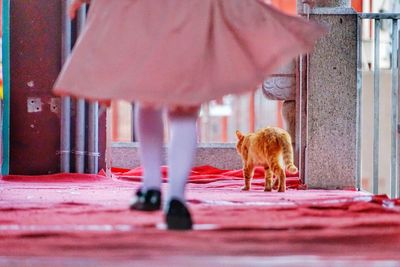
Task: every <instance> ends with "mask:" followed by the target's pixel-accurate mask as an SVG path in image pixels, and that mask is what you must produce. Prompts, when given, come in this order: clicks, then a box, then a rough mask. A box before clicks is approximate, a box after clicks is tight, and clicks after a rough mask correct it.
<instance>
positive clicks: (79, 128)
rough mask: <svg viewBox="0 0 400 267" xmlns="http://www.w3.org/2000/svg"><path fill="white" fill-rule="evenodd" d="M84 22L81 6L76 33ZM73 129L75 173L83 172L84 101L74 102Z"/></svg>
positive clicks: (84, 12)
mask: <svg viewBox="0 0 400 267" xmlns="http://www.w3.org/2000/svg"><path fill="white" fill-rule="evenodd" d="M85 21H86V5H82V7H81V8H80V9H79V12H78V16H77V32H78V35H80V34H81V33H82V31H83V28H84V26H85ZM75 123H76V127H75V171H76V172H77V173H84V172H85V100H84V99H78V100H77V101H76V122H75Z"/></svg>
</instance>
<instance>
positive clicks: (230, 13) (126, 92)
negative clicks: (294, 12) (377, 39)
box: [54, 0, 325, 106]
mask: <svg viewBox="0 0 400 267" xmlns="http://www.w3.org/2000/svg"><path fill="white" fill-rule="evenodd" d="M324 33H325V28H324V27H322V26H320V25H317V24H315V23H312V22H308V21H306V20H305V19H302V18H300V17H294V16H289V15H286V14H284V13H282V12H280V11H278V10H277V9H275V8H273V7H271V6H269V5H267V4H264V3H263V2H262V1H261V0H117V1H115V0H113V1H110V0H92V6H91V8H90V11H89V15H88V20H87V25H86V27H85V30H84V32H83V34H82V35H81V36H80V37H79V39H78V41H77V43H76V45H75V47H74V49H73V52H72V56H71V57H70V58H69V60H68V61H67V62H66V64H65V65H64V66H63V69H62V71H61V73H60V76H59V77H58V79H57V81H56V83H55V86H54V93H56V94H58V95H71V96H76V97H83V98H87V99H90V100H99V101H102V102H108V101H109V100H112V99H122V100H126V101H140V102H142V103H152V104H154V105H164V106H165V105H166V106H177V105H178V106H195V105H199V104H201V103H204V102H206V101H210V100H213V99H218V98H220V97H222V96H224V95H227V94H241V93H244V92H246V91H250V90H255V89H256V88H257V86H258V85H259V84H260V83H261V82H262V81H263V80H264V79H265V78H266V77H267V76H268V75H269V74H271V73H272V72H273V71H274V70H276V69H277V67H279V66H280V65H282V64H285V63H288V62H289V61H290V60H291V59H292V58H294V57H295V56H297V55H299V54H300V53H305V52H309V51H311V50H312V48H313V46H314V44H315V42H316V41H317V39H318V38H320V37H321V36H322V35H323V34H324Z"/></svg>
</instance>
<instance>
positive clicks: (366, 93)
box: [361, 70, 392, 194]
mask: <svg viewBox="0 0 400 267" xmlns="http://www.w3.org/2000/svg"><path fill="white" fill-rule="evenodd" d="M380 81H381V83H380V86H381V88H380V96H379V97H380V124H379V127H380V133H379V134H380V142H379V146H380V147H379V156H380V162H379V193H384V194H389V192H390V191H389V186H390V151H391V140H390V130H391V121H390V120H391V91H392V87H391V72H390V70H382V71H381V76H380ZM373 84H374V79H373V72H372V71H364V72H363V90H362V117H361V120H362V130H361V136H362V137H361V161H362V163H361V164H362V168H361V176H362V184H363V187H364V189H365V190H368V191H371V190H372V189H371V186H372V180H371V177H372V166H373V162H372V144H373V129H374V128H373V114H374V113H373V100H374V97H373V95H374V91H373V90H374V86H373Z"/></svg>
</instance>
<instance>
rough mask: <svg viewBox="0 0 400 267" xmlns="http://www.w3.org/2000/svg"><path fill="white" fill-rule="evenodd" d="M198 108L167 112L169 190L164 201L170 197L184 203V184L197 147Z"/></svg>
mask: <svg viewBox="0 0 400 267" xmlns="http://www.w3.org/2000/svg"><path fill="white" fill-rule="evenodd" d="M198 110H199V109H198V108H197V107H196V108H191V109H188V110H174V111H170V112H169V119H170V131H171V137H170V143H169V147H168V166H169V171H168V172H169V175H168V176H169V192H168V196H167V202H166V203H168V202H169V201H170V200H171V199H176V200H179V201H181V202H183V203H185V185H186V181H187V178H188V175H189V173H190V171H191V168H192V164H193V160H194V156H195V152H196V147H197V131H196V121H197V116H198Z"/></svg>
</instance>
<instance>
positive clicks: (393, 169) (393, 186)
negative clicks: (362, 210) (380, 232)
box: [390, 19, 399, 198]
mask: <svg viewBox="0 0 400 267" xmlns="http://www.w3.org/2000/svg"><path fill="white" fill-rule="evenodd" d="M398 31H399V26H398V20H397V19H393V24H392V123H391V126H392V128H391V141H392V146H391V147H392V149H391V163H390V165H391V166H390V176H391V179H390V196H391V197H392V198H395V197H396V194H397V192H396V190H397V175H398V170H397V150H398V147H397V143H398V133H397V121H398V87H399V72H398V65H397V63H398V62H397V61H398V54H397V53H398V47H397V45H398V42H399V35H398Z"/></svg>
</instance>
